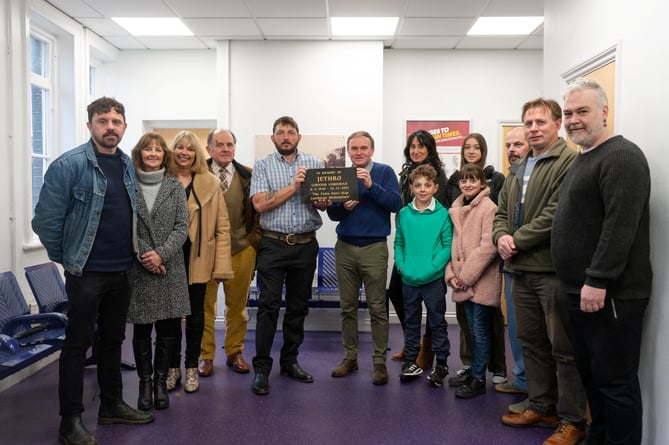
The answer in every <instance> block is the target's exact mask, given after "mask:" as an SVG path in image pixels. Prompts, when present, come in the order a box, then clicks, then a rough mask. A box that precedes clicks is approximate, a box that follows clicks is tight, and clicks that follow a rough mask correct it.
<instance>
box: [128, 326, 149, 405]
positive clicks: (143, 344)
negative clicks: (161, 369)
mask: <svg viewBox="0 0 669 445" xmlns="http://www.w3.org/2000/svg"><path fill="white" fill-rule="evenodd" d="M132 348H133V351H134V352H135V363H136V364H137V375H138V376H139V395H138V396H137V409H141V410H142V411H148V410H150V409H151V408H153V381H152V380H151V375H152V374H153V368H152V366H151V338H147V339H141V340H133V342H132Z"/></svg>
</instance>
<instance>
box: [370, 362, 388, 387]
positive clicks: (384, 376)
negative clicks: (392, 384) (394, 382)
mask: <svg viewBox="0 0 669 445" xmlns="http://www.w3.org/2000/svg"><path fill="white" fill-rule="evenodd" d="M372 383H373V384H374V385H385V384H386V383H388V369H387V368H386V365H385V363H375V364H374V371H373V372H372Z"/></svg>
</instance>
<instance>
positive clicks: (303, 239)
mask: <svg viewBox="0 0 669 445" xmlns="http://www.w3.org/2000/svg"><path fill="white" fill-rule="evenodd" d="M262 235H263V236H266V237H267V238H272V239H278V240H279V241H285V242H286V244H288V245H289V246H294V245H295V244H308V243H310V242H311V240H313V239H314V238H315V237H316V231H315V230H312V231H311V232H304V233H281V232H274V231H273V230H263V231H262Z"/></svg>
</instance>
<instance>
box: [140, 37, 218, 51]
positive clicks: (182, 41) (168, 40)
mask: <svg viewBox="0 0 669 445" xmlns="http://www.w3.org/2000/svg"><path fill="white" fill-rule="evenodd" d="M135 38H136V39H137V40H138V41H140V42H141V43H142V44H143V45H144V46H146V47H147V48H149V49H206V48H207V45H205V44H204V43H202V42H201V41H200V40H199V39H198V38H197V37H188V36H186V37H184V36H166V37H164V36H160V37H156V36H140V37H135Z"/></svg>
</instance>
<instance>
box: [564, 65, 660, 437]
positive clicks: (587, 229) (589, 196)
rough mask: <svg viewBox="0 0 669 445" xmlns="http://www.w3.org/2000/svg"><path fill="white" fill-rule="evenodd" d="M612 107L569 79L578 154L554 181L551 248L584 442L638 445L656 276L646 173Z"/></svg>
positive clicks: (598, 90) (568, 113) (590, 84)
mask: <svg viewBox="0 0 669 445" xmlns="http://www.w3.org/2000/svg"><path fill="white" fill-rule="evenodd" d="M608 113H609V107H608V100H607V98H606V93H605V92H604V89H603V88H602V86H601V85H600V84H599V83H598V82H596V81H595V80H593V79H588V78H583V79H577V80H575V81H574V82H572V83H571V84H569V86H568V87H567V91H566V93H565V94H564V129H565V130H566V132H567V134H568V135H569V137H570V138H571V140H572V141H574V142H575V143H577V144H578V145H580V146H581V147H583V150H582V151H581V152H580V153H579V155H578V157H577V158H576V161H574V164H573V165H572V167H571V169H570V170H569V172H568V173H567V175H566V176H565V178H564V181H562V185H561V186H560V204H559V205H558V207H557V210H556V212H555V218H554V219H553V230H552V237H551V251H552V255H553V262H554V263H555V269H556V271H557V275H558V277H559V278H560V280H561V281H562V284H563V286H564V287H565V289H566V291H567V295H568V298H567V304H568V308H569V315H570V318H571V323H572V343H573V345H574V355H575V356H576V365H577V366H578V369H579V371H580V373H581V377H582V378H583V383H584V385H585V389H586V393H587V395H588V401H589V402H590V412H591V413H592V424H591V426H590V437H589V442H588V443H590V444H604V443H617V444H622V443H625V444H639V443H641V435H642V424H643V417H642V413H643V408H642V400H641V390H640V388H639V378H638V370H639V355H640V350H641V334H642V331H643V318H644V313H645V311H646V307H647V306H648V301H649V298H650V291H651V285H652V279H653V272H652V269H651V263H650V239H649V231H650V230H649V210H648V202H649V199H650V170H649V168H648V162H647V161H646V157H645V156H644V154H643V152H642V151H641V149H640V148H639V147H638V146H637V145H635V144H634V143H632V142H630V141H629V140H627V139H625V138H624V137H622V136H619V135H618V136H617V135H614V134H613V132H612V131H611V127H609V126H608V125H607V120H608V118H609V116H608Z"/></svg>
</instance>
